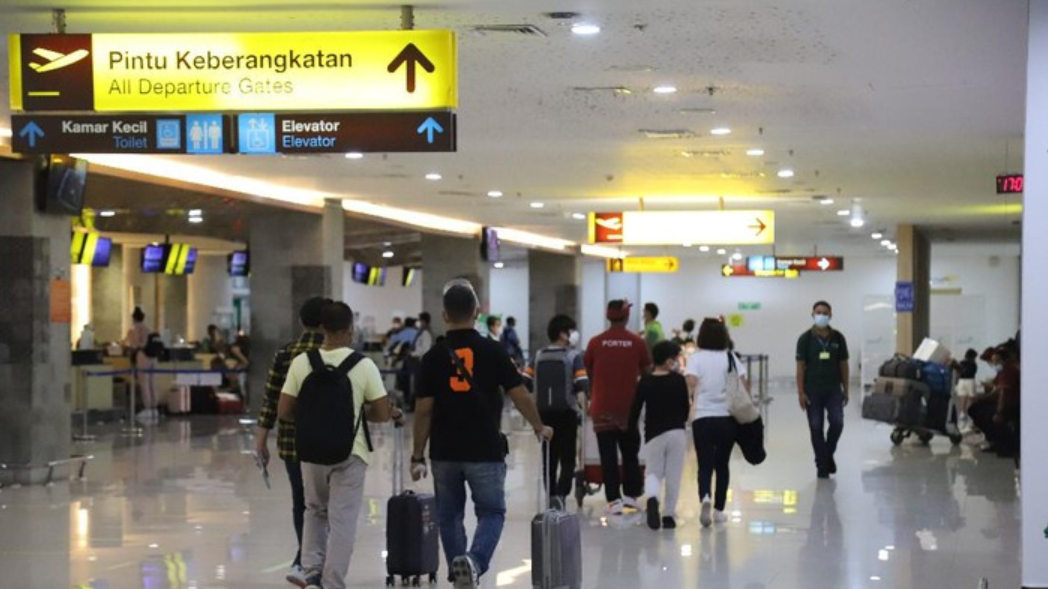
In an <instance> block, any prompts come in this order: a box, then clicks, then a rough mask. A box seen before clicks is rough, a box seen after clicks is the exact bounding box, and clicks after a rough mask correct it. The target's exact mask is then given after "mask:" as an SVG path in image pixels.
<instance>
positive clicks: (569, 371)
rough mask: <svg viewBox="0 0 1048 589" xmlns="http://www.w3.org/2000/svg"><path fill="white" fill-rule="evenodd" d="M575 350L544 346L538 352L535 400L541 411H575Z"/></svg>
mask: <svg viewBox="0 0 1048 589" xmlns="http://www.w3.org/2000/svg"><path fill="white" fill-rule="evenodd" d="M577 356H578V352H577V351H576V350H571V349H567V348H544V349H542V350H539V353H538V354H537V355H536V356H535V376H534V383H535V384H534V388H535V404H536V405H538V408H539V411H543V412H550V413H557V412H564V411H575V410H576V409H577V407H578V401H577V400H576V399H575V371H574V366H575V358H576V357H577Z"/></svg>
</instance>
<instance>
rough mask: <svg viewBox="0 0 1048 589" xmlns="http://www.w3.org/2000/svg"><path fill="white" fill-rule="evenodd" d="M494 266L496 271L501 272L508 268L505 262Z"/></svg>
mask: <svg viewBox="0 0 1048 589" xmlns="http://www.w3.org/2000/svg"><path fill="white" fill-rule="evenodd" d="M494 266H495V268H496V269H498V270H501V269H503V268H505V267H506V264H505V263H503V262H495V264H494Z"/></svg>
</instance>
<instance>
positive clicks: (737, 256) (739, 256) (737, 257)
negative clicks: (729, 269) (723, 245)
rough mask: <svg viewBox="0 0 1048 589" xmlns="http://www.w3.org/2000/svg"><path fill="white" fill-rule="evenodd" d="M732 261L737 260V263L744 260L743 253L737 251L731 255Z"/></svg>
mask: <svg viewBox="0 0 1048 589" xmlns="http://www.w3.org/2000/svg"><path fill="white" fill-rule="evenodd" d="M731 259H733V260H736V261H738V260H741V259H742V252H740V251H739V250H735V253H734V254H732V255H731Z"/></svg>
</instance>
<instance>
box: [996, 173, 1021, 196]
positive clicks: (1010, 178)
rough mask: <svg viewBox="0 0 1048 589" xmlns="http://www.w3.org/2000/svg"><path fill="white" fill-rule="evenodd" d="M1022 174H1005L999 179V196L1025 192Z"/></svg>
mask: <svg viewBox="0 0 1048 589" xmlns="http://www.w3.org/2000/svg"><path fill="white" fill-rule="evenodd" d="M1024 184H1025V181H1024V178H1023V175H1022V174H1003V175H1001V176H998V177H997V194H1016V193H1020V192H1022V191H1023V185H1024Z"/></svg>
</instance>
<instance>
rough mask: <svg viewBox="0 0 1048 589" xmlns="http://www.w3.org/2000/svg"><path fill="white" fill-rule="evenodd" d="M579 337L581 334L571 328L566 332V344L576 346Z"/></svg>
mask: <svg viewBox="0 0 1048 589" xmlns="http://www.w3.org/2000/svg"><path fill="white" fill-rule="evenodd" d="M581 338H582V336H581V335H580V334H579V332H577V331H575V330H574V329H572V330H571V333H569V334H568V345H569V346H571V347H573V348H574V347H576V346H578V345H579V339H581Z"/></svg>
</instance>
